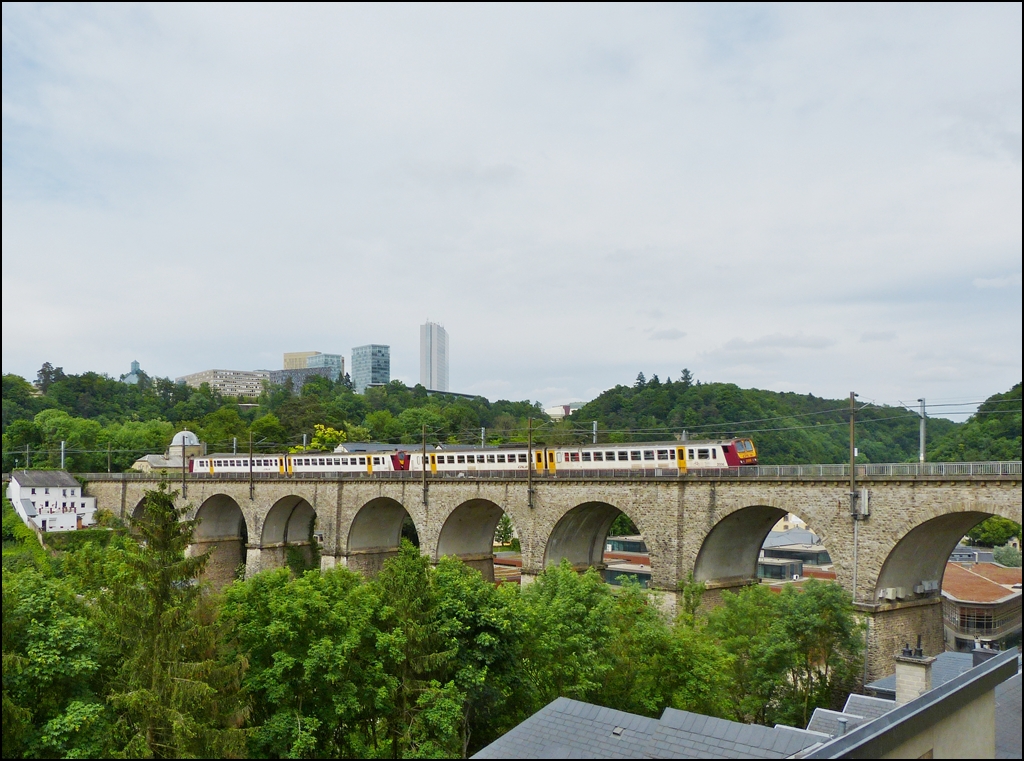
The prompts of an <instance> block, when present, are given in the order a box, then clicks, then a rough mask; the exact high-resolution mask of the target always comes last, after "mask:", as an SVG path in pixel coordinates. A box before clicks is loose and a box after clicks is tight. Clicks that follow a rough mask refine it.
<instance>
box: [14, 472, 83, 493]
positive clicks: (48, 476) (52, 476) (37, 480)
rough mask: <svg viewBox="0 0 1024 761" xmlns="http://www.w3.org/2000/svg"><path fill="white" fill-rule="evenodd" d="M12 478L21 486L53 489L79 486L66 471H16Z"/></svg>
mask: <svg viewBox="0 0 1024 761" xmlns="http://www.w3.org/2000/svg"><path fill="white" fill-rule="evenodd" d="M11 478H13V479H14V480H15V481H17V482H18V485H19V486H36V487H39V486H42V487H49V488H51V489H52V488H54V487H57V488H66V487H69V486H75V487H77V486H78V485H79V483H78V481H76V480H75V477H74V476H72V475H71V474H70V473H68V472H67V471H66V470H16V471H14V472H13V473H11Z"/></svg>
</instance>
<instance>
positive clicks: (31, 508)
mask: <svg viewBox="0 0 1024 761" xmlns="http://www.w3.org/2000/svg"><path fill="white" fill-rule="evenodd" d="M21 509H22V510H24V511H25V515H27V516H28V517H29V518H35V517H36V516H37V515H38V514H39V513H37V512H36V506H35V505H33V504H32V500H30V499H29V498H28V497H22V498H21Z"/></svg>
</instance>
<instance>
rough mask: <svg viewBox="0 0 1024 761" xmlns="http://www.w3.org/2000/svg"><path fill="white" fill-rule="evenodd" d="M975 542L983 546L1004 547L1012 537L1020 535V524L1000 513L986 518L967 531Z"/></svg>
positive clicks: (1018, 537)
mask: <svg viewBox="0 0 1024 761" xmlns="http://www.w3.org/2000/svg"><path fill="white" fill-rule="evenodd" d="M967 536H969V537H970V538H971V541H972V542H974V544H977V545H981V546H982V547H1002V546H1003V545H1004V544H1006V543H1007V542H1008V541H1010V539H1011V538H1013V537H1017V539H1018V540H1019V539H1020V538H1021V536H1020V524H1019V523H1015V522H1014V521H1011V520H1009V519H1007V518H1003V517H1002V516H999V515H993V516H992V517H991V518H986V519H985V520H984V521H982V522H981V523H979V524H978V525H977V526H975V527H974V528H972V529H971V530H970V531H968V532H967Z"/></svg>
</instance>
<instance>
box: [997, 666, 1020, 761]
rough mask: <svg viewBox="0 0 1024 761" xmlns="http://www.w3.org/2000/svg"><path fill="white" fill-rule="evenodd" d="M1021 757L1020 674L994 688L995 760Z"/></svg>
mask: <svg viewBox="0 0 1024 761" xmlns="http://www.w3.org/2000/svg"><path fill="white" fill-rule="evenodd" d="M1020 757H1021V725H1020V672H1019V671H1018V672H1017V676H1012V677H1010V678H1009V679H1007V680H1006V681H1005V682H1003V683H1002V684H1000V685H999V686H998V687H996V758H1020Z"/></svg>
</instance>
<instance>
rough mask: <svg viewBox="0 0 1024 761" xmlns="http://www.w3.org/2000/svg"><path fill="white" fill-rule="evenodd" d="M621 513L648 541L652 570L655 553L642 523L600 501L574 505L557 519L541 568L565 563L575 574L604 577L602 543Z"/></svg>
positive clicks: (546, 545)
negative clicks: (593, 572)
mask: <svg viewBox="0 0 1024 761" xmlns="http://www.w3.org/2000/svg"><path fill="white" fill-rule="evenodd" d="M622 513H624V514H626V515H627V517H628V518H629V519H630V520H632V521H633V523H634V524H635V525H636V527H637V530H638V531H639V532H640V534H641V535H642V536H643V537H644V539H645V541H647V547H648V553H649V555H650V564H651V569H653V568H654V566H655V564H656V563H657V558H656V553H657V550H656V547H655V545H653V544H652V543H651V541H650V537H649V536H648V535H647V534H646V532H645V530H644V526H643V525H642V523H641V522H640V521H638V520H637V519H636V517H635V516H634V514H633V511H630V512H627V511H625V510H622V509H620V508H619V507H616V506H615V505H613V504H611V503H609V502H603V501H592V502H584V503H582V504H579V505H576V506H575V507H573V508H572V509H571V510H569V511H567V512H566V513H564V514H563V515H562V517H561V518H559V519H558V522H557V523H555V525H554V528H552V529H551V533H550V534H549V535H548V539H547V542H546V543H545V546H544V561H543V567H544V568H548V567H550V566H555V565H558V564H559V563H561V562H562V560H563V559H565V560H568V561H569V562H570V563H571V564H572V566H573V567H574V568H576V569H578V570H583V569H585V568H595V569H597V570H598V571H600V572H602V573H603V572H604V570H605V562H604V552H605V540H606V539H607V538H608V530H609V529H610V528H611V525H612V523H614V522H615V519H616V518H617V517H618V516H619V515H620V514H622ZM652 573H653V570H652ZM652 580H653V578H652Z"/></svg>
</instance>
